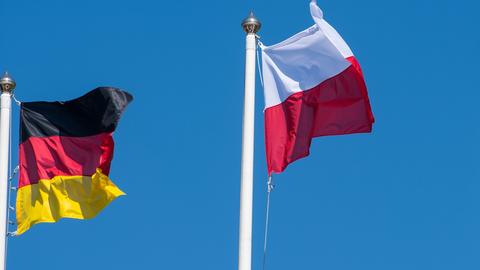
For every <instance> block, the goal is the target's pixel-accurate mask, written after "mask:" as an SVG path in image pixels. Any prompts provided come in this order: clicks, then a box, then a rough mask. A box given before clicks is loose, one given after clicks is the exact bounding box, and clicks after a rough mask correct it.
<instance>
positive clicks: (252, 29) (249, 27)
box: [242, 11, 262, 34]
mask: <svg viewBox="0 0 480 270" xmlns="http://www.w3.org/2000/svg"><path fill="white" fill-rule="evenodd" d="M260 27H262V24H261V23H260V21H259V20H258V19H257V17H255V15H253V12H251V11H250V14H249V15H248V17H247V18H245V19H244V20H243V21H242V28H243V30H244V31H245V32H246V33H247V34H251V33H253V34H255V33H257V32H258V30H260Z"/></svg>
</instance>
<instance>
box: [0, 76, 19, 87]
mask: <svg viewBox="0 0 480 270" xmlns="http://www.w3.org/2000/svg"><path fill="white" fill-rule="evenodd" d="M16 85H17V84H16V83H15V80H14V79H13V78H12V77H10V75H9V74H8V72H5V74H4V75H3V76H2V78H0V90H1V91H2V92H13V89H15V86H16Z"/></svg>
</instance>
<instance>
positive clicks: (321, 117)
mask: <svg viewBox="0 0 480 270" xmlns="http://www.w3.org/2000/svg"><path fill="white" fill-rule="evenodd" d="M347 60H348V61H349V62H350V63H351V65H350V66H349V67H348V68H346V69H345V70H343V71H342V72H340V73H339V74H337V75H335V76H333V77H331V78H329V79H327V80H324V81H322V82H321V83H319V84H318V85H316V86H315V87H313V88H310V89H307V90H303V91H301V92H297V93H294V94H292V95H290V96H289V97H287V98H286V99H285V100H283V101H282V102H281V103H280V104H276V105H275V106H272V107H267V108H266V109H265V141H266V151H267V165H268V173H269V175H270V174H271V173H280V172H282V171H284V170H285V168H286V167H287V166H288V164H290V163H291V162H293V161H295V160H297V159H300V158H302V157H305V156H308V155H309V148H310V144H311V141H312V138H314V137H319V136H328V135H342V134H351V133H366V132H371V130H372V124H373V122H374V117H373V114H372V111H371V108H370V102H369V99H368V94H367V88H366V86H365V82H364V78H363V75H362V71H361V69H360V66H359V64H358V62H357V61H356V60H355V58H354V57H349V58H347Z"/></svg>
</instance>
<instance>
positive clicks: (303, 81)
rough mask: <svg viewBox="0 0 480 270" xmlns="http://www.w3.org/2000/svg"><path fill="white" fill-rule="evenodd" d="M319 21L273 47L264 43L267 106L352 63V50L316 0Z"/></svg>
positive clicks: (315, 17)
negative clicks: (350, 58) (350, 60)
mask: <svg viewBox="0 0 480 270" xmlns="http://www.w3.org/2000/svg"><path fill="white" fill-rule="evenodd" d="M310 13H311V15H312V18H313V21H314V22H315V24H314V25H313V26H311V27H310V28H308V29H306V30H304V31H302V32H300V33H298V34H296V35H294V36H292V37H290V38H288V39H287V40H285V41H282V42H280V43H278V44H275V45H272V46H264V45H262V44H260V48H261V50H262V71H263V82H264V92H265V109H267V108H269V107H272V106H275V105H277V104H280V103H282V102H283V101H284V100H285V99H287V98H288V97H289V96H291V95H292V94H294V93H297V92H301V91H305V90H309V89H311V88H313V87H315V86H317V85H319V84H320V83H322V82H323V81H325V80H327V79H329V78H331V77H334V76H335V75H338V74H339V73H341V72H342V71H344V70H345V69H347V68H348V67H349V66H350V65H351V64H350V62H349V61H347V60H346V58H348V57H351V56H353V53H352V51H351V50H350V48H349V47H348V45H347V44H346V43H345V41H344V40H343V39H342V37H341V36H340V35H339V34H338V33H337V31H336V30H335V29H334V28H333V27H332V26H330V24H328V23H327V22H326V21H325V20H324V19H323V12H322V10H321V9H320V8H319V7H318V6H317V3H316V1H315V0H312V1H311V2H310Z"/></svg>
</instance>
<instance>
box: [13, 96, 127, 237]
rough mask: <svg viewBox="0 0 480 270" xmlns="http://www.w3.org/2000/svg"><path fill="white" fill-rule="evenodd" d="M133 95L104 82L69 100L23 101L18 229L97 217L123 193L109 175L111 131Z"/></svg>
mask: <svg viewBox="0 0 480 270" xmlns="http://www.w3.org/2000/svg"><path fill="white" fill-rule="evenodd" d="M132 99H133V97H132V96H131V95H130V94H129V93H127V92H125V91H122V90H120V89H117V88H112V87H99V88H96V89H94V90H93V91H90V92H89V93H87V94H85V95H84V96H82V97H80V98H77V99H73V100H70V101H65V102H25V103H22V105H21V112H20V118H21V119H20V138H21V139H20V150H19V151H20V154H19V157H20V177H19V184H18V188H19V189H18V192H17V202H16V205H17V210H16V212H17V223H18V228H17V234H22V233H24V232H25V231H27V230H28V229H29V228H30V227H31V226H32V225H34V224H37V223H42V222H56V221H58V220H59V219H61V218H75V219H89V218H93V217H95V216H96V215H97V214H98V213H99V212H100V211H101V210H102V209H103V208H104V207H106V206H107V205H108V204H109V203H110V202H111V201H113V200H114V199H115V198H117V197H118V196H121V195H124V193H123V192H122V191H121V190H120V189H119V188H118V187H117V186H116V185H115V184H114V183H113V182H112V181H111V180H110V178H109V177H108V175H109V173H110V163H111V161H112V158H113V148H114V142H113V137H112V133H113V131H115V128H116V127H117V124H118V121H119V120H120V116H121V115H122V113H123V111H124V110H125V108H126V106H127V105H128V104H129V103H130V102H131V101H132Z"/></svg>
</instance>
